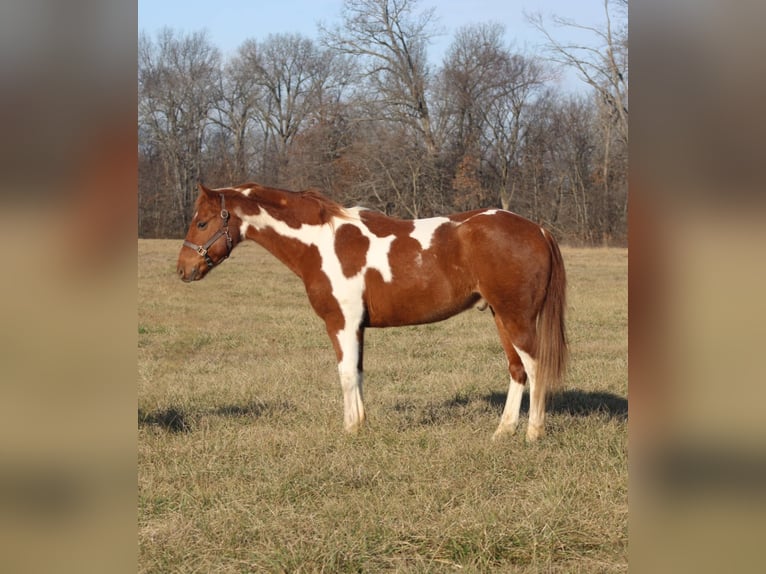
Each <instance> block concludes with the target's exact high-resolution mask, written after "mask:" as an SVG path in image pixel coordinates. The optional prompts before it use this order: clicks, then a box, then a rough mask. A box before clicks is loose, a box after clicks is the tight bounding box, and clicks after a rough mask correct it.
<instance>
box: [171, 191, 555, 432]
mask: <svg viewBox="0 0 766 574" xmlns="http://www.w3.org/2000/svg"><path fill="white" fill-rule="evenodd" d="M199 187H200V194H199V197H198V199H197V202H196V205H195V212H194V216H193V218H192V221H191V224H190V227H189V232H188V234H187V235H186V239H185V241H184V243H183V247H182V248H181V252H180V254H179V258H178V275H179V276H180V278H181V279H182V280H183V281H186V282H189V281H195V280H199V279H202V278H203V277H205V275H207V273H208V272H209V271H210V270H211V269H212V268H213V267H215V266H216V265H218V264H220V263H221V262H222V261H223V260H224V259H226V258H227V257H228V256H229V255H230V253H231V251H232V249H234V247H236V246H237V244H239V243H240V242H241V241H243V240H245V239H251V240H253V241H255V242H256V243H258V244H260V245H262V246H263V247H264V248H265V249H267V250H268V251H269V252H271V253H272V254H273V255H274V256H276V257H277V259H279V260H280V261H281V262H282V263H284V264H285V265H286V266H287V267H288V268H290V269H291V270H292V271H293V272H294V273H295V274H296V275H298V277H300V278H301V279H302V280H303V284H304V285H305V287H306V293H307V294H308V298H309V301H310V303H311V306H312V307H313V309H314V311H315V312H316V313H317V315H319V317H321V318H322V319H323V320H324V322H325V325H326V327H327V333H328V335H329V336H330V339H331V341H332V345H333V348H334V349H335V354H336V356H337V359H338V371H339V373H340V384H341V388H342V390H343V406H344V423H345V429H346V430H347V431H355V430H357V429H358V428H360V427H361V426H362V425H363V423H364V420H365V412H364V404H363V402H362V376H363V375H362V351H363V344H364V330H365V328H367V327H395V326H402V325H415V324H422V323H431V322H434V321H441V320H442V319H446V318H448V317H451V316H453V315H456V314H457V313H460V312H462V311H465V310H466V309H469V308H471V307H480V308H485V307H487V306H488V307H489V308H490V309H491V311H492V316H493V317H494V321H495V325H496V326H497V331H498V334H499V335H500V342H501V344H502V346H503V349H504V351H505V354H506V356H507V357H508V370H509V372H510V379H511V380H510V387H509V389H508V395H507V399H506V403H505V407H504V410H503V414H502V416H501V419H500V425H499V426H498V428H497V430H496V431H495V433H494V435H493V439H494V438H497V437H499V436H501V435H504V434H510V433H512V432H513V431H514V430H515V428H516V425H517V423H518V420H519V411H520V408H521V397H522V393H523V389H524V385H525V383H526V382H527V381H528V382H529V394H530V407H529V423H528V426H527V439H528V440H530V441H533V440H535V439H537V438H538V437H540V436H541V435H542V434H543V427H544V419H545V401H546V394H547V393H548V392H549V391H552V390H556V389H557V387H559V386H560V382H561V379H562V375H563V372H564V368H565V363H566V355H567V343H566V336H565V327H564V309H565V293H566V276H565V271H564V264H563V261H562V258H561V252H560V251H559V247H558V245H557V243H556V241H555V239H554V238H553V236H552V235H551V234H550V233H549V232H548V231H547V230H545V229H543V228H542V227H540V226H538V225H536V224H534V223H532V222H531V221H529V220H527V219H524V218H523V217H520V216H519V215H516V214H514V213H511V212H509V211H504V210H500V209H480V210H475V211H468V212H465V213H457V214H453V215H450V216H447V217H434V218H429V219H415V220H402V219H394V218H391V217H387V216H386V215H383V214H382V213H379V212H377V211H372V210H368V209H364V208H361V207H353V208H344V207H342V206H340V205H339V204H337V203H335V202H333V201H331V200H330V199H328V198H327V197H325V196H324V195H322V194H321V193H320V192H318V191H317V190H315V189H309V190H306V191H302V192H292V191H286V190H281V189H275V188H270V187H264V186H261V185H258V184H255V183H247V184H244V185H239V186H236V187H232V188H222V189H212V190H211V189H208V188H206V187H204V186H202V185H200V186H199Z"/></svg>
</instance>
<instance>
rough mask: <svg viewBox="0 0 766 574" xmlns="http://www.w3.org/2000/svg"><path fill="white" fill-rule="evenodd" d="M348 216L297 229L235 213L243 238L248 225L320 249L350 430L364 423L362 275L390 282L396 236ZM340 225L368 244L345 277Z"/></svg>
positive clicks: (258, 216) (267, 218)
mask: <svg viewBox="0 0 766 574" xmlns="http://www.w3.org/2000/svg"><path fill="white" fill-rule="evenodd" d="M347 213H348V215H350V216H351V219H340V218H335V219H333V220H332V221H331V222H329V224H326V225H307V224H305V223H304V224H303V225H301V226H300V227H298V228H294V227H290V226H289V225H287V224H286V223H284V222H283V221H281V220H279V219H276V218H274V217H272V216H271V215H270V214H269V213H268V212H267V211H266V210H263V209H262V210H261V211H260V212H259V213H258V214H256V215H247V214H243V213H240V212H238V213H237V216H239V217H240V218H241V219H242V221H243V223H242V226H241V228H240V232H241V233H242V235H243V236H244V235H245V234H246V232H247V228H248V226H253V227H254V228H255V229H257V230H263V229H266V228H270V229H273V230H274V231H275V232H276V233H278V234H279V235H281V236H282V237H288V238H292V239H297V240H298V241H300V242H302V243H304V244H305V245H308V246H315V247H316V248H317V249H318V250H319V254H320V256H321V258H322V271H323V272H324V273H325V275H326V276H327V278H328V279H329V281H330V285H331V286H332V294H333V297H335V299H336V301H338V305H339V306H340V309H341V312H342V313H343V319H344V324H343V327H342V328H341V329H340V331H338V332H337V333H335V334H334V335H335V337H337V339H338V344H339V345H340V348H341V350H342V351H343V356H342V358H341V360H340V362H339V363H338V372H339V374H340V383H341V388H342V389H343V412H344V424H345V427H346V430H349V431H351V430H354V429H356V428H357V427H359V426H360V425H361V424H362V422H363V421H364V405H363V402H362V373H361V372H359V369H358V357H359V339H358V330H359V327H360V325H361V324H362V320H363V319H364V302H363V300H362V294H363V293H364V276H365V273H366V272H367V271H368V270H369V269H376V270H377V271H378V272H380V274H381V276H382V277H383V280H384V281H387V282H390V281H392V279H393V276H392V273H391V265H390V264H389V261H388V252H389V250H390V249H391V243H392V242H393V241H394V239H395V236H394V235H388V236H386V237H378V236H376V235H375V234H373V233H372V232H371V231H370V230H369V229H368V228H367V226H366V225H364V224H363V223H362V222H361V221H360V220H359V219H358V218H356V217H354V215H358V211H356V212H355V210H348V211H347ZM341 225H353V226H354V227H356V228H357V229H359V231H360V232H361V233H362V235H363V236H364V237H367V238H368V239H369V241H370V244H369V248H368V250H367V256H366V261H365V263H364V265H363V266H362V268H361V269H360V270H359V272H358V273H357V274H356V275H353V276H351V277H346V275H345V274H344V273H343V268H342V266H341V263H340V259H339V258H338V255H337V253H336V252H335V229H337V228H339V227H340V226H341ZM331 335H332V333H331Z"/></svg>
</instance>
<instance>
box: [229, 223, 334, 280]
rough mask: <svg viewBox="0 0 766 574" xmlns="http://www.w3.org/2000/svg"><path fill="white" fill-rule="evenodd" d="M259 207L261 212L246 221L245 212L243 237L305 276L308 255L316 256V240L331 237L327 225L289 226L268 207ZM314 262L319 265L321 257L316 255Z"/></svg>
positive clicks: (309, 260) (310, 264) (308, 267)
mask: <svg viewBox="0 0 766 574" xmlns="http://www.w3.org/2000/svg"><path fill="white" fill-rule="evenodd" d="M263 211H264V213H265V216H264V218H263V219H261V220H257V219H256V218H257V217H258V216H257V215H253V216H252V217H253V219H252V220H251V221H247V215H245V219H244V220H243V221H244V222H245V223H247V224H248V225H247V229H246V231H245V234H244V238H245V239H250V240H252V241H255V242H256V243H258V244H259V245H260V246H261V247H263V248H264V249H266V250H267V251H268V252H269V253H271V254H272V255H274V257H276V258H277V259H279V260H280V261H281V262H282V263H284V264H285V265H286V266H287V267H288V268H289V269H290V270H291V271H293V273H295V274H296V275H298V276H299V277H301V278H304V279H305V274H306V273H307V272H309V271H310V270H311V268H312V257H316V254H317V244H318V243H320V242H326V241H328V240H329V241H332V238H331V237H330V236H331V234H332V231H331V229H330V228H329V227H328V226H326V225H304V226H302V227H300V228H295V227H290V226H289V225H287V224H286V223H284V222H282V221H281V220H279V219H276V218H274V217H273V216H271V215H270V214H269V212H268V211H266V210H263ZM318 265H321V260H319V259H318V258H317V262H316V265H315V266H318Z"/></svg>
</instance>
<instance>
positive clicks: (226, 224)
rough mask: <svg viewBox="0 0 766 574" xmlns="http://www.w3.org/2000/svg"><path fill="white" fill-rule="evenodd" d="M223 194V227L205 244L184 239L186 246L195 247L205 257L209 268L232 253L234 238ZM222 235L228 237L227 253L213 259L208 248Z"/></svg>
mask: <svg viewBox="0 0 766 574" xmlns="http://www.w3.org/2000/svg"><path fill="white" fill-rule="evenodd" d="M220 195H221V220H222V222H221V228H220V229H219V230H218V231H216V232H215V234H214V235H213V236H212V237H211V238H210V239H208V240H207V241H206V242H205V244H204V245H197V244H196V243H192V242H191V241H188V240H184V246H185V247H189V248H191V249H194V251H196V252H197V253H198V254H199V255H200V257H203V258H204V259H205V263H207V266H208V267H209V268H211V269H212V268H213V267H214V266H216V265H218V264H219V263H221V261H223V260H224V259H226V258H228V257H229V255H231V246H232V240H231V235H229V212H228V211H226V202H225V201H224V198H223V194H220ZM221 237H226V255H224V256H223V257H221V259H219V260H218V261H215V262H214V261H213V260H212V259H211V258H210V255H208V254H207V250H208V249H210V248H211V247H212V246H213V244H214V243H215V242H216V241H218V240H219V239H220V238H221Z"/></svg>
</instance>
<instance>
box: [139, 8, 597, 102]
mask: <svg viewBox="0 0 766 574" xmlns="http://www.w3.org/2000/svg"><path fill="white" fill-rule="evenodd" d="M342 5H343V0H261V1H253V0H250V1H248V0H216V1H215V2H212V1H210V0H207V1H202V0H139V2H138V28H139V31H143V32H146V33H148V34H149V35H152V36H153V35H155V34H156V32H157V31H158V30H160V29H161V28H163V27H165V26H168V27H170V28H174V29H176V30H180V31H184V32H191V31H197V30H203V29H204V30H207V32H208V34H209V38H210V40H211V42H212V43H213V44H214V45H215V46H217V47H218V48H219V49H220V50H221V51H222V52H223V54H224V55H227V54H231V53H233V52H234V51H235V50H236V49H237V47H238V46H239V45H240V44H242V42H243V41H244V40H246V39H248V38H254V39H256V40H264V39H265V38H266V37H267V36H268V35H269V34H278V33H288V32H289V33H293V32H297V33H300V34H302V35H304V36H306V37H309V38H317V36H318V31H317V24H318V23H319V22H320V21H321V22H324V23H325V24H327V25H333V24H335V23H339V22H340V13H341V6H342ZM419 6H420V8H429V7H435V8H436V17H437V19H438V23H437V25H438V26H439V27H440V28H441V29H442V31H443V32H444V35H442V36H439V37H437V38H434V42H433V44H432V45H431V46H430V47H429V59H430V60H431V63H432V64H436V65H438V64H440V63H441V59H442V56H443V55H444V53H445V51H446V49H447V47H448V46H449V44H450V43H451V41H452V38H453V36H454V33H455V31H456V30H457V29H459V28H460V27H462V26H465V25H467V24H476V23H482V22H490V21H492V22H499V23H500V24H503V25H504V26H505V33H506V36H505V37H506V41H507V42H509V43H510V42H512V43H513V45H514V46H515V48H516V49H517V50H519V51H521V52H529V53H533V52H537V53H540V52H541V50H540V45H541V44H542V43H544V38H542V37H541V35H540V33H539V32H537V30H535V29H534V28H533V27H532V26H531V25H530V24H528V23H527V22H526V20H525V18H524V11H525V10H526V11H527V12H540V13H542V14H543V15H544V16H547V15H550V14H556V15H558V16H562V17H566V18H572V19H574V20H576V21H577V22H578V23H581V24H586V25H594V24H599V23H601V22H603V20H604V17H603V2H602V0H577V1H573V0H537V1H534V0H421V1H420V3H419ZM549 29H550V30H551V32H553V33H554V34H555V35H556V37H557V38H558V37H559V36H561V39H562V40H565V39H567V37H566V36H565V34H567V33H571V31H568V30H567V29H564V28H555V27H553V26H552V25H551V26H550V27H549ZM562 83H563V85H562V88H563V89H566V90H567V91H570V90H580V89H583V86H582V85H580V83H579V82H578V81H577V80H576V79H574V77H573V76H572V75H571V74H566V75H565V76H564V77H563V79H562Z"/></svg>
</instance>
